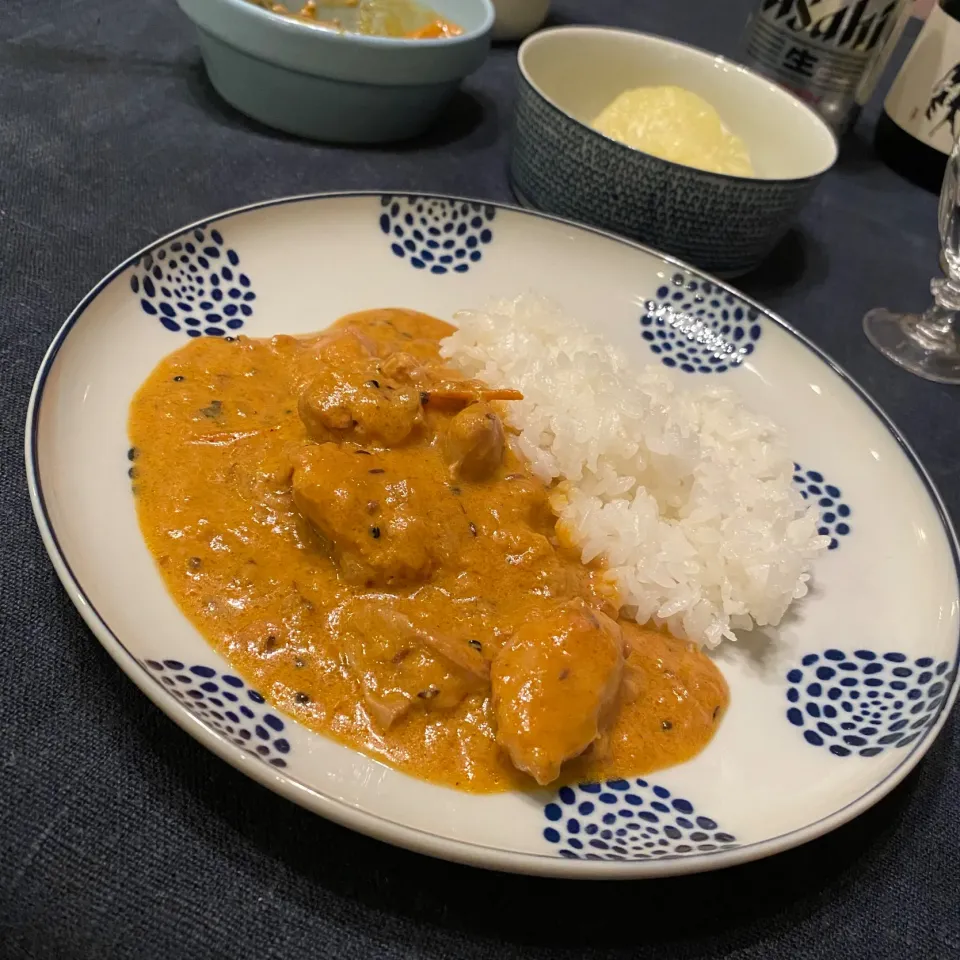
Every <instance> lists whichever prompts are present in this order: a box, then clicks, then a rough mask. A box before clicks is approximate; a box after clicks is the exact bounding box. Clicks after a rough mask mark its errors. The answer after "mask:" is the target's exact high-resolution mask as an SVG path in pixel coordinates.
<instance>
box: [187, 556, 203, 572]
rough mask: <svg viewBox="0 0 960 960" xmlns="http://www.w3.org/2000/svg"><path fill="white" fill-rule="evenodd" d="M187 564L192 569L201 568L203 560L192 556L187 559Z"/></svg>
mask: <svg viewBox="0 0 960 960" xmlns="http://www.w3.org/2000/svg"><path fill="white" fill-rule="evenodd" d="M187 565H188V566H189V567H190V569H191V570H199V569H200V568H201V567H202V566H203V561H202V560H201V559H200V558H199V557H191V558H190V559H189V560H188V561H187Z"/></svg>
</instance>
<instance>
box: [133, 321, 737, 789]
mask: <svg viewBox="0 0 960 960" xmlns="http://www.w3.org/2000/svg"><path fill="white" fill-rule="evenodd" d="M452 331H453V327H451V326H450V325H449V324H447V323H444V322H442V321H440V320H437V319H434V318H432V317H429V316H426V315H424V314H420V313H416V312H413V311H410V310H401V309H382V310H370V311H366V312H363V313H359V314H353V315H350V316H347V317H344V318H343V319H341V320H339V321H338V322H337V323H335V324H334V325H333V326H332V327H331V328H329V329H328V330H327V331H325V332H323V333H321V334H318V335H315V336H309V337H291V336H277V337H273V338H271V339H268V340H255V339H248V338H246V337H238V338H237V339H235V340H227V339H215V338H202V339H196V340H193V341H191V342H190V343H188V344H187V345H186V346H184V347H183V348H182V349H180V350H178V351H177V352H176V353H174V354H172V355H170V356H169V357H167V358H166V359H165V360H163V361H162V362H161V363H160V365H159V366H158V367H157V368H156V370H155V371H154V372H153V374H152V375H151V376H150V378H149V379H148V380H147V381H146V382H145V383H144V385H143V386H142V387H141V389H140V391H139V392H138V394H137V396H136V397H135V399H134V401H133V404H132V407H131V413H130V436H131V443H132V450H131V456H132V457H133V458H134V465H133V469H132V471H131V475H132V477H133V489H134V493H135V496H136V502H137V508H138V511H139V517H140V523H141V527H142V530H143V533H144V536H145V538H146V542H147V544H148V546H149V548H150V550H151V551H152V553H153V555H154V557H155V559H156V562H157V564H158V566H159V569H160V571H161V573H162V575H163V577H164V580H165V582H166V585H167V587H168V589H169V590H170V592H171V594H172V595H173V597H174V599H175V600H176V602H177V603H178V604H179V605H180V607H181V609H182V610H183V611H184V612H185V613H186V614H187V616H188V617H189V618H190V619H191V620H192V622H193V623H194V624H195V625H196V626H197V628H198V629H199V630H200V631H201V632H202V633H203V635H204V636H205V637H206V638H207V639H208V640H209V641H210V642H211V643H212V644H213V645H214V646H215V647H216V648H217V649H218V650H220V651H221V652H222V653H223V654H224V656H225V657H226V658H227V659H228V660H229V661H230V662H231V663H232V664H233V666H234V667H235V668H236V670H237V671H238V672H239V673H241V674H242V675H243V676H244V677H245V678H246V679H247V681H248V682H249V683H250V684H251V685H252V686H253V687H255V688H256V689H258V690H259V691H261V692H262V693H263V695H264V696H265V697H267V699H268V700H270V701H271V702H272V703H274V704H276V705H277V706H278V707H279V708H280V709H283V710H285V711H287V712H288V713H290V714H292V715H293V716H295V717H296V718H297V719H298V720H299V721H300V722H301V723H303V724H305V725H306V726H308V727H310V728H312V729H314V730H317V731H319V732H322V733H324V734H326V735H328V736H330V737H333V738H335V739H336V740H338V741H340V742H342V743H345V744H347V745H349V746H351V747H353V748H355V749H357V750H360V751H362V752H364V753H366V754H368V755H370V756H373V757H375V758H377V759H379V760H382V761H384V762H386V763H388V764H391V765H392V766H394V767H396V768H398V769H400V770H403V771H405V772H407V773H409V774H411V775H413V776H417V777H420V778H422V779H425V780H429V781H433V782H435V783H441V784H446V785H449V786H455V787H458V788H460V789H464V790H470V791H474V792H488V791H496V790H505V789H514V788H518V787H521V788H522V787H525V786H528V785H533V784H534V783H538V784H547V783H550V782H553V781H555V780H557V779H558V778H562V779H565V780H574V779H576V780H584V779H609V778H614V777H624V776H630V775H636V774H641V773H644V772H648V771H650V770H654V769H658V768H662V767H665V766H670V765H672V764H676V763H679V762H682V761H683V760H686V759H688V758H689V757H691V756H693V755H694V754H696V753H697V752H698V751H699V750H700V749H702V748H703V746H704V745H705V744H706V743H707V742H708V741H709V740H710V738H711V736H712V735H713V733H714V731H715V730H716V728H717V725H718V722H719V719H720V717H721V716H722V714H723V711H724V709H725V708H726V704H727V700H728V693H727V688H726V684H725V682H724V680H723V678H722V676H721V675H720V673H719V671H718V670H717V668H716V667H715V666H714V664H713V662H712V661H711V660H710V659H709V658H708V657H706V656H705V655H703V654H702V653H701V652H700V651H699V650H697V649H696V648H695V647H694V646H693V645H691V644H688V643H685V642H682V641H679V640H676V639H673V638H671V637H668V636H666V635H664V634H662V633H661V632H658V631H656V630H652V629H644V628H641V627H638V626H637V625H636V624H635V623H632V622H631V621H630V620H629V619H626V618H620V617H619V615H620V609H619V603H618V597H617V592H616V589H615V586H614V585H613V583H612V581H611V580H610V579H609V578H608V577H607V576H606V575H605V573H604V570H603V568H602V566H601V565H598V564H593V565H589V566H586V565H584V564H582V563H581V562H580V560H579V557H578V556H577V555H576V553H575V552H572V551H571V550H569V549H568V547H567V546H565V545H564V543H563V542H562V540H561V538H559V537H558V535H557V530H556V518H555V516H554V515H553V513H552V512H551V510H550V506H549V502H548V496H549V493H550V489H549V488H548V487H547V486H546V485H545V484H544V483H542V482H541V481H540V480H539V479H537V477H536V476H535V475H534V474H533V473H532V472H531V470H530V469H529V467H528V466H527V464H526V463H525V462H524V461H523V460H522V459H520V458H519V457H518V456H517V454H516V453H515V452H514V451H513V450H512V449H511V445H510V427H509V413H508V411H509V404H510V403H511V402H513V401H514V400H517V399H519V398H520V395H519V394H517V393H516V392H514V391H510V390H493V389H490V388H489V387H488V386H487V385H486V384H484V383H481V382H479V381H476V380H469V379H466V378H464V377H463V375H462V374H460V373H458V371H456V370H455V369H453V368H451V367H449V366H447V365H445V364H444V362H443V361H442V360H441V358H440V353H439V342H440V340H441V339H442V338H443V337H445V336H448V335H449V334H450V333H451V332H452Z"/></svg>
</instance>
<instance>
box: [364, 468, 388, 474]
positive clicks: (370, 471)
mask: <svg viewBox="0 0 960 960" xmlns="http://www.w3.org/2000/svg"><path fill="white" fill-rule="evenodd" d="M386 472H387V471H386V470H384V469H383V467H374V468H373V469H372V470H368V471H367V473H386Z"/></svg>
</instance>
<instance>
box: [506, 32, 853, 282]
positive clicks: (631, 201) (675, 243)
mask: <svg viewBox="0 0 960 960" xmlns="http://www.w3.org/2000/svg"><path fill="white" fill-rule="evenodd" d="M518 61H519V65H520V81H519V84H520V86H519V93H518V99H517V107H516V115H515V119H514V136H513V147H512V154H511V158H510V178H511V182H512V185H513V189H514V192H515V194H516V196H517V199H518V200H520V202H521V203H522V204H523V205H524V206H529V207H533V208H535V209H537V210H543V211H546V212H548V213H553V214H557V215H558V216H562V217H569V218H572V219H575V220H580V221H582V222H584V223H588V224H591V225H593V226H597V227H600V228H602V229H604V230H610V231H612V232H614V233H619V234H623V235H624V236H627V237H631V238H633V239H636V240H640V241H642V242H643V243H647V244H650V245H651V246H654V247H657V248H658V249H661V250H665V251H667V252H668V253H671V254H673V255H674V256H677V257H680V258H682V259H684V260H687V261H689V262H691V263H695V264H696V265H697V266H699V267H701V268H702V269H704V270H706V271H708V272H710V273H713V274H715V275H717V276H736V275H738V274H742V273H746V272H747V271H749V270H750V269H752V268H753V267H755V266H756V265H757V264H759V263H760V261H762V260H763V259H764V257H766V256H767V254H769V253H770V252H771V250H773V248H774V246H776V244H777V242H778V241H779V240H780V239H781V238H782V237H783V235H784V233H785V232H786V231H787V229H788V228H789V227H790V226H791V224H792V223H793V222H794V221H795V220H796V217H797V215H798V214H799V212H800V210H801V209H802V208H803V206H804V204H805V203H806V202H807V200H808V199H809V198H810V195H811V194H812V193H813V190H814V188H815V187H816V185H817V182H818V181H819V179H820V177H821V176H822V175H823V174H824V173H825V172H826V171H827V170H829V169H830V167H831V166H833V164H834V162H835V160H836V158H837V142H836V139H835V137H834V135H833V133H832V132H831V131H830V129H829V127H828V126H827V125H826V124H825V123H824V122H823V120H821V119H820V117H818V116H817V114H816V113H814V111H813V110H811V109H810V108H809V107H807V106H806V105H805V104H804V103H802V102H801V101H800V100H798V99H797V98H796V97H794V96H793V94H790V93H788V92H786V91H785V90H783V89H781V88H780V87H777V86H775V85H774V84H772V83H770V81H768V80H766V79H764V78H763V77H761V76H759V75H758V74H755V73H753V72H751V71H750V70H747V69H746V68H745V67H741V66H739V65H737V64H735V63H732V62H730V61H728V60H725V59H723V58H722V57H718V56H715V55H714V54H710V53H706V52H705V51H702V50H698V49H696V48H695V47H690V46H687V45H686V44H682V43H678V42H676V41H673V40H666V39H664V38H663V37H657V36H653V35H651V34H644V33H634V32H632V31H629V30H618V29H613V28H606V27H556V28H553V29H550V30H543V31H541V32H540V33H537V34H535V35H534V36H532V37H530V38H528V39H527V40H526V41H524V43H523V44H522V45H521V47H520V51H519V54H518ZM661 85H673V86H679V87H683V88H685V89H687V90H690V91H691V92H693V93H696V94H697V95H699V96H700V97H702V98H703V99H705V100H706V101H707V102H708V103H710V104H712V105H713V107H714V108H715V109H716V110H717V112H718V113H719V114H720V116H721V118H722V119H723V121H724V124H725V126H726V127H727V128H728V129H730V130H732V131H733V132H734V133H736V134H737V135H738V136H740V137H741V138H742V139H743V140H744V141H745V143H746V145H747V148H748V150H749V152H750V156H751V159H752V161H753V166H754V169H755V170H756V174H757V175H756V176H755V177H749V178H748V177H734V176H726V175H722V174H716V173H708V172H707V171H704V170H697V169H695V168H693V167H688V166H684V165H682V164H678V163H671V162H670V161H669V160H662V159H661V158H659V157H655V156H653V155H651V154H648V153H644V152H642V151H640V150H635V149H633V148H632V147H628V146H626V145H625V144H622V143H619V142H618V141H616V140H612V139H610V138H609V137H606V136H604V135H603V134H601V133H598V132H597V131H596V130H594V129H593V128H592V127H591V126H590V123H591V122H592V121H593V120H594V119H595V118H596V116H597V115H598V114H599V113H600V112H601V111H602V110H603V108H604V107H606V106H607V105H608V104H609V103H610V102H611V101H612V100H614V99H615V98H616V97H617V96H618V95H619V94H620V93H622V92H623V91H625V90H631V89H634V88H636V87H645V86H661Z"/></svg>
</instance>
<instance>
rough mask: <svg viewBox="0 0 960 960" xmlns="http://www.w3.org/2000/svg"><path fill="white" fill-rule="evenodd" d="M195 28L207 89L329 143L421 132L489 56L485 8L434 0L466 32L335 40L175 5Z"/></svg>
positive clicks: (228, 9)
mask: <svg viewBox="0 0 960 960" xmlns="http://www.w3.org/2000/svg"><path fill="white" fill-rule="evenodd" d="M177 2H178V3H179V4H180V8H181V9H182V10H183V12H184V13H185V14H186V15H187V16H188V17H189V18H190V19H191V20H192V21H193V24H194V26H195V27H196V28H197V38H198V40H199V42H200V52H201V53H202V55H203V62H204V65H205V66H206V69H207V75H208V76H209V78H210V82H211V83H212V84H213V86H214V87H215V88H216V90H217V92H218V93H219V94H220V95H221V96H222V97H223V98H224V100H226V101H227V102H228V103H230V104H232V105H233V106H234V107H236V108H237V109H238V110H240V111H241V112H242V113H245V114H247V116H250V117H252V118H253V119H254V120H259V121H260V122H261V123H264V124H267V125H268V126H271V127H276V128H277V129H278V130H284V131H286V132H287V133H293V134H296V135H297V136H301V137H309V138H311V139H314V140H323V141H327V142H334V143H386V142H389V141H392V140H403V139H406V138H408V137H413V136H416V135H417V134H419V133H422V132H423V131H424V130H425V129H426V128H427V127H428V126H429V125H430V124H431V123H432V122H433V121H434V120H435V119H436V118H437V117H438V116H439V114H440V112H441V111H442V110H443V108H444V106H445V105H446V104H447V103H448V102H449V100H450V98H451V97H452V96H453V94H454V93H455V92H456V90H457V87H458V86H459V85H460V81H461V80H463V78H464V77H466V76H468V75H469V74H471V73H473V71H474V70H476V69H477V68H478V67H479V66H480V64H481V63H483V61H484V59H485V58H486V56H487V52H488V50H489V48H490V32H491V30H492V29H493V21H494V12H493V6H492V5H491V3H490V0H431V3H430V7H431V9H434V10H436V12H437V13H438V14H440V15H441V16H442V17H445V18H446V19H448V20H450V21H451V22H453V23H456V24H457V25H458V26H459V27H461V29H462V30H463V33H462V34H461V35H460V36H457V37H450V38H446V39H443V40H409V39H396V38H392V37H373V36H361V35H359V34H354V33H337V32H336V31H333V30H327V29H324V28H322V27H319V26H315V25H313V24H310V23H306V22H304V21H300V20H296V19H293V18H290V17H282V16H279V15H277V14H275V13H271V12H270V11H268V10H264V9H263V8H262V7H259V6H255V5H254V4H252V3H250V2H248V0H177Z"/></svg>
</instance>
